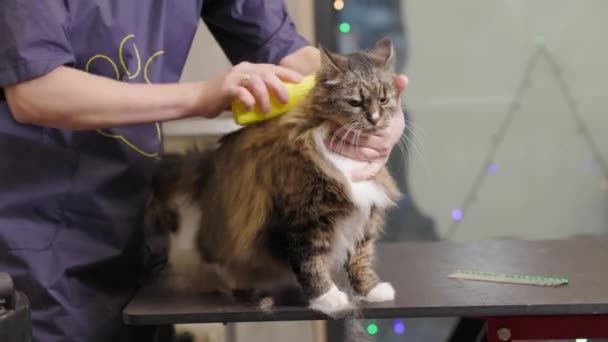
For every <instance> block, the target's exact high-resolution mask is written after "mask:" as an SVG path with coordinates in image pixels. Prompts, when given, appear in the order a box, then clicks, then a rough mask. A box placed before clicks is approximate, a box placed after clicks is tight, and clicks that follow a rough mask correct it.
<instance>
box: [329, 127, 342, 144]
mask: <svg viewBox="0 0 608 342" xmlns="http://www.w3.org/2000/svg"><path fill="white" fill-rule="evenodd" d="M345 129H346V126H340V128H338V129H337V130H336V131H335V132H334V133H333V134H332V137H331V140H330V141H329V147H330V148H331V147H332V146H333V143H334V140H335V139H336V138H337V137H338V135H339V134H340V132H341V131H342V130H345Z"/></svg>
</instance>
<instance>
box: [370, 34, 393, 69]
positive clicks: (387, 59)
mask: <svg viewBox="0 0 608 342" xmlns="http://www.w3.org/2000/svg"><path fill="white" fill-rule="evenodd" d="M371 52H372V53H373V54H374V55H375V56H376V57H378V59H379V60H380V62H381V64H382V65H383V66H384V67H385V68H388V69H392V68H393V66H394V65H395V49H394V47H393V41H392V40H391V39H390V38H389V37H384V38H382V39H380V40H379V41H378V42H377V43H376V45H375V46H374V48H373V49H372V50H371Z"/></svg>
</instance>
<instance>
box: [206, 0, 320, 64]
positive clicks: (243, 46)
mask: <svg viewBox="0 0 608 342" xmlns="http://www.w3.org/2000/svg"><path fill="white" fill-rule="evenodd" d="M201 17H202V19H203V21H204V22H205V24H206V25H207V27H208V28H209V31H210V32H211V34H212V35H213V36H214V37H215V39H216V40H217V41H218V43H219V45H220V46H221V48H222V50H223V51H224V53H225V54H226V55H227V57H228V59H229V60H230V62H231V63H232V64H238V63H240V62H243V61H248V62H253V63H272V64H278V63H279V62H280V61H281V59H283V57H285V56H287V55H289V54H290V53H292V52H294V51H296V50H298V49H300V48H302V47H305V46H307V45H310V43H309V42H308V41H307V40H306V39H305V38H304V37H302V36H301V35H300V34H299V33H298V32H297V31H296V28H295V25H294V23H293V21H292V19H291V17H290V16H289V14H288V13H287V7H286V5H285V3H284V2H283V1H279V0H206V1H205V2H204V5H203V8H202V12H201Z"/></svg>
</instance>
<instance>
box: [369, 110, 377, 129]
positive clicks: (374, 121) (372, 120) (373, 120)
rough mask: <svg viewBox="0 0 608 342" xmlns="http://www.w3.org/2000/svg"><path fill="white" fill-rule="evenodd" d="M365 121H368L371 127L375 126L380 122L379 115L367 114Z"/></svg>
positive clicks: (374, 113) (375, 113)
mask: <svg viewBox="0 0 608 342" xmlns="http://www.w3.org/2000/svg"><path fill="white" fill-rule="evenodd" d="M367 121H369V123H371V124H372V125H374V126H376V124H377V123H378V121H380V113H378V112H373V113H367Z"/></svg>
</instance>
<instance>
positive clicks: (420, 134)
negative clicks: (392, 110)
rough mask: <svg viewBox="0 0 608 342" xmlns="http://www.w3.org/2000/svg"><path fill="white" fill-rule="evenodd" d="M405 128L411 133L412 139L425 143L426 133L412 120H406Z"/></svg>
mask: <svg viewBox="0 0 608 342" xmlns="http://www.w3.org/2000/svg"><path fill="white" fill-rule="evenodd" d="M405 128H406V129H407V130H408V132H410V133H411V134H412V137H413V138H414V139H416V140H418V141H419V142H420V143H421V144H422V145H424V144H425V142H426V140H425V139H426V134H425V133H424V131H423V130H422V129H421V128H420V127H419V126H416V125H415V124H414V123H413V122H412V121H406V122H405Z"/></svg>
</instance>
